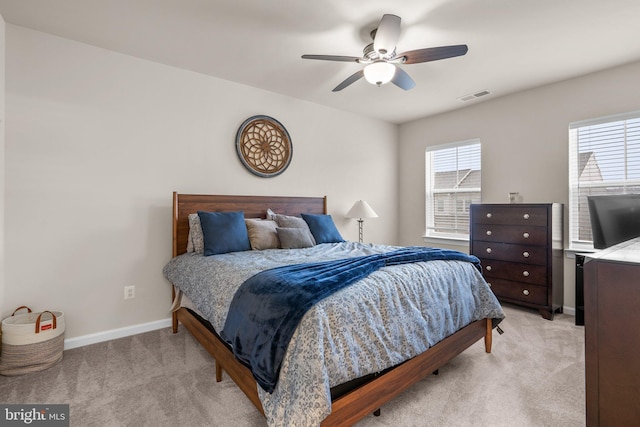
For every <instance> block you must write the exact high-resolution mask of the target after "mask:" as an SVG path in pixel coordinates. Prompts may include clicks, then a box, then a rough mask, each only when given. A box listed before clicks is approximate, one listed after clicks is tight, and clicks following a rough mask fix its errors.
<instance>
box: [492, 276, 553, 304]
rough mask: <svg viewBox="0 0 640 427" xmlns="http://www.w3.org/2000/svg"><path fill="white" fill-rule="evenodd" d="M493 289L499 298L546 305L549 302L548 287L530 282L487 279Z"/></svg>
mask: <svg viewBox="0 0 640 427" xmlns="http://www.w3.org/2000/svg"><path fill="white" fill-rule="evenodd" d="M487 283H489V285H491V290H492V291H493V293H494V294H495V295H496V296H497V297H498V298H501V297H502V298H508V299H511V300H516V301H521V302H525V303H527V304H539V305H545V304H546V303H547V287H546V286H537V285H532V284H529V283H520V282H510V281H507V280H502V279H493V280H487Z"/></svg>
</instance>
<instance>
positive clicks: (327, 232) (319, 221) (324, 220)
mask: <svg viewBox="0 0 640 427" xmlns="http://www.w3.org/2000/svg"><path fill="white" fill-rule="evenodd" d="M301 215H302V219H304V220H305V221H306V222H307V224H308V225H309V229H310V230H311V234H313V238H314V239H316V243H317V244H320V243H338V242H344V239H343V238H342V236H341V235H340V232H339V231H338V229H337V228H336V225H335V224H334V223H333V218H331V215H314V214H301Z"/></svg>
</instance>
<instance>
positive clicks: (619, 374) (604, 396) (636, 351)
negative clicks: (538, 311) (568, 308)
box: [584, 238, 640, 427]
mask: <svg viewBox="0 0 640 427" xmlns="http://www.w3.org/2000/svg"><path fill="white" fill-rule="evenodd" d="M584 315H585V369H586V376H585V380H586V406H587V426H588V427H592V426H615V427H625V426H638V425H640V404H639V402H640V238H637V239H633V240H629V241H628V242H624V243H621V244H619V245H616V246H613V247H611V248H608V249H605V250H603V251H601V252H598V253H596V254H592V255H589V256H587V257H586V260H585V264H584Z"/></svg>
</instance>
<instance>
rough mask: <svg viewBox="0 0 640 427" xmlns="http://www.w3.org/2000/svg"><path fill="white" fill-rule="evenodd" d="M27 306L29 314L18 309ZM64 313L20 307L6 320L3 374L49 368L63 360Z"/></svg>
mask: <svg viewBox="0 0 640 427" xmlns="http://www.w3.org/2000/svg"><path fill="white" fill-rule="evenodd" d="M22 308H27V309H28V310H29V312H28V313H26V314H16V311H18V310H20V309H22ZM64 330H65V322H64V313H63V312H61V311H43V312H40V313H33V312H31V309H29V308H28V307H24V306H23V307H19V308H18V309H16V310H15V311H14V314H13V315H11V316H10V317H7V318H6V319H4V320H3V321H2V353H1V354H0V375H22V374H27V373H30V372H37V371H41V370H43V369H46V368H49V367H51V366H53V365H55V364H56V363H58V362H60V361H61V360H62V353H63V350H64Z"/></svg>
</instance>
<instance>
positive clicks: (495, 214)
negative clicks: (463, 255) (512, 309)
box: [470, 203, 564, 320]
mask: <svg viewBox="0 0 640 427" xmlns="http://www.w3.org/2000/svg"><path fill="white" fill-rule="evenodd" d="M562 215H563V205H562V204H560V203H548V204H521V203H518V204H478V205H471V230H470V253H471V254H473V255H475V256H477V257H478V258H480V261H481V262H482V267H483V275H484V277H485V279H486V280H487V282H488V283H489V284H490V285H491V289H493V292H494V293H495V295H496V296H497V297H498V299H499V300H501V301H505V302H509V303H513V304H519V305H522V306H526V307H531V308H535V309H538V310H539V311H540V314H541V315H542V316H543V317H544V318H545V319H549V320H553V314H554V313H555V312H561V311H562V304H563V300H564V288H563V282H564V277H563V270H564V260H563V249H562V247H563V231H562V230H563V219H562Z"/></svg>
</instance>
